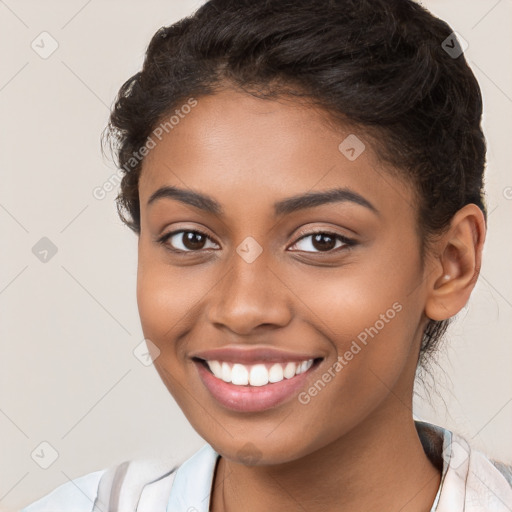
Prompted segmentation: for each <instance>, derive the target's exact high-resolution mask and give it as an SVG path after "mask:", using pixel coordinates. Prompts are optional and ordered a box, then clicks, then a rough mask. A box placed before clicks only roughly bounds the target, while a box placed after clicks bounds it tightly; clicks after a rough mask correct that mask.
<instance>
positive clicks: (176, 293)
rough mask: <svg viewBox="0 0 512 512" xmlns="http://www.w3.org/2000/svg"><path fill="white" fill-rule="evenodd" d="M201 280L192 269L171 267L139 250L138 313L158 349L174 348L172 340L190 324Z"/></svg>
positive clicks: (144, 330)
mask: <svg viewBox="0 0 512 512" xmlns="http://www.w3.org/2000/svg"><path fill="white" fill-rule="evenodd" d="M153 253H154V251H153ZM189 269H190V267H189ZM201 279H202V278H201V277H199V276H197V275H194V272H193V271H190V270H187V271H184V270H183V269H180V268H179V267H178V268H173V267H171V266H170V265H168V264H166V263H165V262H163V261H161V258H159V257H155V254H151V251H150V250H148V249H144V248H140V249H139V261H138V268H137V304H138V309H139V316H140V320H141V324H142V329H143V332H144V336H145V337H146V338H149V339H150V340H152V341H153V342H154V343H155V344H156V345H157V346H158V347H159V348H160V350H161V351H169V350H170V349H172V348H175V349H177V348H178V346H179V344H177V343H176V339H177V338H178V337H179V336H180V335H181V334H182V333H183V332H184V331H186V330H187V329H188V328H189V326H190V325H191V324H192V323H193V318H194V314H195V309H194V305H195V304H197V303H199V302H200V297H201V296H202V295H204V293H205V286H204V283H203V284H201ZM207 289H208V288H206V290H207Z"/></svg>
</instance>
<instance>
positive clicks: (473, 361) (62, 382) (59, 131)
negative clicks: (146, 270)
mask: <svg viewBox="0 0 512 512" xmlns="http://www.w3.org/2000/svg"><path fill="white" fill-rule="evenodd" d="M201 3H202V2H201V1H199V0H196V1H192V0H187V1H185V0H180V1H177V0H165V1H156V0H151V1H146V2H142V1H141V2H135V1H126V0H125V1H120V0H116V1H111V0H109V1H101V2H100V1H99V0H92V1H91V0H90V1H88V2H87V1H84V0H73V1H66V2H64V1H60V2H58V1H55V0H52V1H50V0H47V1H45V2H41V1H35V0H24V1H23V0H5V1H1V0H0V22H1V27H0V43H1V44H0V62H1V63H2V65H1V68H0V110H1V118H0V120H1V121H0V126H1V134H0V141H1V151H0V169H1V173H2V180H1V188H0V223H1V224H0V225H1V234H0V235H1V237H2V241H3V243H2V251H1V265H0V311H1V322H0V339H1V347H2V351H1V359H0V361H1V363H0V364H1V369H0V379H1V381H0V433H1V435H0V443H1V456H0V461H1V470H0V510H2V511H8V510H16V509H17V508H18V507H20V506H22V505H26V504H28V503H30V502H32V501H34V500H35V499H36V498H39V497H40V496H42V495H43V494H46V493H48V492H49V491H50V490H52V489H53V488H55V487H56V486H57V485H60V484H62V483H64V482H66V481H68V479H73V478H76V477H78V476H81V475H84V474H86V473H89V472H92V471H96V470H99V469H103V468H105V467H107V466H109V465H111V464H114V463H116V462H121V461H123V460H127V459H130V458H137V457H146V456H148V457H150V456H162V457H168V458H169V459H171V460H176V461H179V460H183V459H184V458H185V457H188V456H190V455H191V454H192V453H193V452H195V451H196V450H197V449H198V448H199V447H200V446H201V445H202V444H203V440H202V439H201V438H199V436H198V435H197V434H196V433H195V432H194V431H193V430H192V428H191V427H190V426H189V425H188V423H187V421H186V420H185V418H184V416H183V415H182V413H181V411H180V410H179V409H178V407H177V406H176V404H175V403H174V401H173V399H172V398H171V396H170V395H169V394H168V393H167V391H166V390H165V388H164V386H163V384H162V383H161V382H160V380H159V378H158V375H157V373H156V371H155V370H154V368H153V367H152V366H147V367H146V366H144V365H143V364H142V363H141V362H140V361H139V360H138V359H137V358H136V357H135V356H134V354H133V350H134V349H135V347H137V346H138V345H139V343H140V342H141V341H142V339H143V335H142V331H141V328H140V325H139V319H138V312H137V305H136V299H135V279H136V264H137V261H136V237H135V235H133V234H132V233H131V232H130V231H129V230H128V228H126V227H124V226H123V225H122V223H121V221H120V220H119V219H118V218H117V215H116V212H115V207H114V198H115V195H116V191H117V188H116V190H113V191H111V192H110V193H108V194H107V197H106V198H105V199H103V200H97V199H95V198H94V197H93V195H92V191H93V189H94V188H95V187H97V186H101V185H102V184H103V183H104V182H105V181H106V180H107V179H108V178H109V177H111V176H112V174H114V172H115V168H114V166H113V164H112V163H110V162H109V161H107V160H105V159H104V158H103V157H102V156H101V153H100V145H99V136H100V132H101V131H102V129H103V128H104V126H105V124H106V122H107V118H108V113H109V106H110V105H111V103H112V101H113V99H114V96H115V94H116V92H117V90H118V88H119V87H120V85H121V84H122V83H123V82H124V80H126V79H127V78H128V77H129V76H131V75H132V74H133V73H135V72H136V71H138V70H139V67H140V66H141V64H142V59H143V54H144V51H145V48H146V46H147V44H148V42H149V40H150V37H151V36H152V34H153V33H154V32H155V31H156V30H157V29H158V28H159V27H160V26H162V25H167V24H170V23H172V22H174V21H176V20H178V19H179V18H181V17H183V16H186V15H188V14H190V13H192V11H193V10H195V9H196V8H197V7H198V6H199V5H200V4H201ZM424 4H425V5H426V6H427V7H428V8H429V9H431V10H432V12H433V13H434V14H436V15H438V16H440V17H441V18H443V19H445V20H446V21H448V23H450V25H451V26H452V28H453V29H454V30H456V31H457V32H458V33H460V34H461V35H462V36H463V38H464V39H465V40H466V41H467V42H468V43H469V47H468V49H467V50H466V56H467V58H468V60H469V62H470V65H471V66H472V68H473V70H474V71H475V74H476V76H477V78H478V80H479V82H480V84H481V87H482V90H483V95H484V98H485V119H484V129H485V131H486V135H487V138H488V145H489V150H488V172H487V190H488V204H489V212H490V216H489V233H488V239H487V245H486V248H485V253H484V256H485V261H484V265H483V268H482V276H481V278H480V280H479V283H478V285H477V287H476V291H475V292H474V294H473V296H472V298H471V301H470V303H469V305H468V306H467V307H466V308H465V310H464V311H463V312H461V314H460V315H459V319H458V320H457V322H456V323H455V324H454V325H453V327H452V329H451V333H450V335H449V337H448V343H447V348H446V349H445V350H444V351H443V353H442V355H441V359H440V364H441V367H442V368H443V370H444V372H445V373H444V374H440V375H439V376H438V377H437V378H436V382H437V394H435V393H434V394H432V395H431V398H430V400H431V402H432V403H431V404H429V402H428V401H426V400H424V399H421V397H418V399H417V401H416V402H417V403H416V410H415V413H416V416H417V417H418V418H421V419H425V420H428V421H432V422H435V423H438V424H442V425H444V426H447V427H449V428H452V429H455V430H457V431H458V432H460V433H462V434H464V435H466V436H467V437H468V438H470V439H471V440H472V442H473V443H474V444H475V445H476V446H478V447H480V448H481V449H483V450H485V451H486V452H487V453H489V454H490V455H492V456H494V457H499V458H502V459H504V460H506V461H508V462H512V436H511V435H510V434H511V425H512V372H510V367H511V364H510V363H511V357H512V344H511V332H512V286H511V280H510V262H511V261H512V237H511V236H510V219H511V213H512V211H511V210H512V200H511V198H512V188H510V187H512V176H511V172H510V169H511V165H512V161H511V160H512V158H511V156H512V152H511V144H510V134H511V119H512V67H511V66H510V64H509V63H510V58H511V55H512V48H511V47H512V36H511V32H510V29H509V26H510V19H511V15H512V2H511V1H510V0H500V1H495V0H492V1H484V0H479V1H474V2H467V1H465V0H449V1H448V0H442V1H441V0H429V1H426V2H424ZM43 31H47V32H49V34H51V37H52V38H54V39H55V40H56V41H57V42H58V45H59V46H58V48H57V50H56V51H55V52H54V53H53V54H52V55H50V56H49V57H48V58H46V59H43V58H41V57H40V56H39V55H38V54H37V53H36V52H35V51H34V50H33V49H32V47H31V43H32V41H34V40H35V41H36V43H35V44H37V43H38V41H40V37H39V38H38V36H39V34H40V33H41V32H43ZM42 37H48V36H42ZM45 41H46V43H45V48H46V49H47V50H48V49H49V48H51V46H50V43H51V41H50V39H46V40H45ZM39 45H40V46H41V43H39ZM39 51H42V48H40V49H39ZM42 237H47V238H48V239H50V240H51V242H52V243H53V244H54V245H55V247H56V248H57V253H56V254H55V255H54V256H53V257H51V258H50V256H51V253H50V254H49V256H48V261H47V262H46V263H43V262H41V261H40V260H39V259H38V258H36V256H35V255H34V254H33V252H32V247H33V246H34V245H35V244H36V243H37V242H38V241H39V240H40V239H41V238H42ZM418 390H419V391H421V387H420V388H418ZM423 395H425V393H423ZM42 442H47V443H49V444H50V445H51V446H52V447H53V449H55V450H56V452H58V458H57V459H56V460H55V462H54V463H53V464H51V465H50V467H49V468H48V469H42V468H41V467H40V466H39V465H38V464H36V462H35V461H34V460H33V459H32V457H31V453H32V452H34V450H35V452H36V454H37V453H39V458H38V457H37V455H34V458H35V459H36V460H38V461H39V462H43V463H44V462H45V461H46V463H48V462H49V461H50V459H49V458H48V457H50V456H51V448H48V447H47V446H46V448H45V445H43V446H42V447H41V446H40V443H42ZM41 449H43V452H44V456H42V455H41V453H42V452H41ZM43 459H44V460H43Z"/></svg>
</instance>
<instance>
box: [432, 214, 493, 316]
mask: <svg viewBox="0 0 512 512" xmlns="http://www.w3.org/2000/svg"><path fill="white" fill-rule="evenodd" d="M485 234H486V226H485V218H484V215H483V213H482V210H480V208H479V207H478V206H477V205H475V204H467V205H466V206H464V207H463V208H461V209H460V210H459V211H458V212H457V213H456V214H455V215H454V216H453V219H452V220H451V222H450V227H449V229H448V230H447V232H446V233H445V234H443V235H442V237H440V238H439V240H438V241H436V243H435V249H434V253H435V254H436V256H435V258H434V261H433V262H432V265H431V267H430V271H429V282H428V292H427V300H426V303H425V314H426V316H427V317H428V318H430V319H432V320H446V319H447V318H450V317H452V316H454V315H456V314H457V313H458V312H459V311H460V310H461V309H462V308H463V307H464V306H465V305H466V304H467V302H468V300H469V297H470V295H471V292H472V291H473V288H474V287H475V284H476V280H477V279H478V275H479V274H480V267H481V264H482V250H483V245H484V241H485Z"/></svg>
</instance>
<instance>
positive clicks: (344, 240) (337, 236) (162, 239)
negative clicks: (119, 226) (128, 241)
mask: <svg viewBox="0 0 512 512" xmlns="http://www.w3.org/2000/svg"><path fill="white" fill-rule="evenodd" d="M179 233H195V234H198V235H202V236H204V237H205V238H207V239H208V240H210V241H212V242H213V240H212V239H211V237H210V236H209V235H207V234H206V233H204V232H203V231H201V230H199V229H179V230H177V231H172V232H171V233H166V234H165V235H163V236H162V237H160V238H158V239H157V243H159V244H161V245H163V246H164V247H165V249H166V250H168V251H171V252H172V253H175V254H180V255H185V254H194V253H198V252H202V251H203V250H204V249H203V250H201V249H199V250H197V251H182V250H180V249H174V248H172V247H170V246H169V244H168V243H167V241H168V240H169V238H171V237H173V236H174V235H177V234H179ZM317 234H322V235H328V236H330V237H332V238H335V239H336V240H340V241H341V242H342V243H343V244H344V245H343V246H341V247H337V248H335V249H330V250H329V251H318V252H313V253H312V252H311V251H304V252H306V253H308V254H311V253H312V254H333V253H337V252H339V251H340V250H350V249H351V248H352V247H353V246H354V245H356V244H357V242H356V241H355V240H352V239H351V238H347V237H346V236H343V235H340V234H339V233H333V232H331V231H326V230H323V229H318V230H314V231H302V232H299V233H298V236H299V238H298V239H297V240H296V241H295V242H294V243H293V244H292V247H293V246H294V245H296V244H297V243H298V242H300V241H301V240H303V239H305V238H308V237H310V236H313V235H317ZM214 243H215V242H214ZM299 252H300V251H299Z"/></svg>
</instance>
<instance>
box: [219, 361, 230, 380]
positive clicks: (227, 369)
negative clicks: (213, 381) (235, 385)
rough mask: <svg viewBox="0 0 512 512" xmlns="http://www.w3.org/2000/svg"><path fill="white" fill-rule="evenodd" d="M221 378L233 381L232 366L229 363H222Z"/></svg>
mask: <svg viewBox="0 0 512 512" xmlns="http://www.w3.org/2000/svg"><path fill="white" fill-rule="evenodd" d="M220 378H221V379H222V380H223V381H224V382H231V367H230V366H229V364H228V363H222V375H221V376H220Z"/></svg>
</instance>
